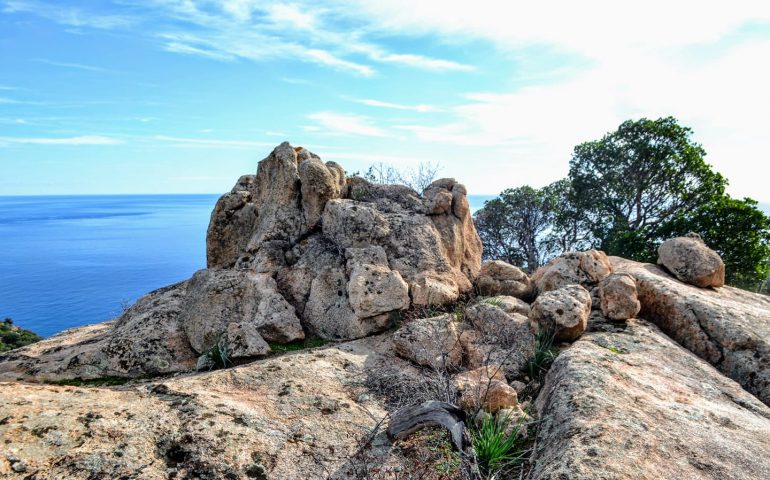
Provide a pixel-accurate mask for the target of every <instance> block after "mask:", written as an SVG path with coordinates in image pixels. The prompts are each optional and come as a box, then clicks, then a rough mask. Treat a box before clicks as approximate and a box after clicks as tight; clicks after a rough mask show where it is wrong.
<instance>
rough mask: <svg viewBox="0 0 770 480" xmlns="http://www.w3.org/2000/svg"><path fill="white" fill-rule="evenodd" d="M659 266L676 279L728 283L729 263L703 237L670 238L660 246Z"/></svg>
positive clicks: (705, 283)
mask: <svg viewBox="0 0 770 480" xmlns="http://www.w3.org/2000/svg"><path fill="white" fill-rule="evenodd" d="M658 265H663V266H664V267H666V270H668V271H669V272H671V273H672V274H674V276H675V277H676V278H678V279H679V280H681V281H683V282H684V283H689V284H690V285H695V286H696V287H702V288H705V287H721V286H723V285H724V284H725V264H724V262H722V257H720V256H719V254H718V253H717V252H715V251H714V250H712V249H710V248H709V247H707V246H706V244H705V243H704V242H703V240H701V238H700V236H698V234H695V233H690V234H688V235H687V236H685V237H676V238H671V239H669V240H666V241H665V242H663V243H661V244H660V246H659V247H658Z"/></svg>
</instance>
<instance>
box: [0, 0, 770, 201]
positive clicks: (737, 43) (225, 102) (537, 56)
mask: <svg viewBox="0 0 770 480" xmlns="http://www.w3.org/2000/svg"><path fill="white" fill-rule="evenodd" d="M533 3H538V2H513V1H484V0H476V1H473V2H468V1H462V2H458V1H451V0H444V1H432V0H426V1H421V2H414V1H405V0H378V1H376V2H355V1H345V0H335V1H329V2H321V1H313V2H304V1H298V2H291V3H285V2H272V1H253V0H231V1H225V0H113V1H108V0H94V1H55V2H54V1H45V0H0V195H14V194H95V193H197V192H222V191H225V190H227V189H229V188H230V187H231V185H232V184H233V183H234V181H235V180H236V179H237V177H238V176H239V175H241V174H243V173H249V172H253V171H254V170H255V169H256V162H257V161H258V160H260V159H261V158H263V157H265V156H266V155H267V154H268V153H269V152H270V150H271V149H272V147H274V146H275V145H277V144H278V143H280V142H281V141H284V140H289V141H290V142H291V143H292V144H294V145H303V146H306V147H308V148H310V149H311V150H313V151H315V152H316V153H317V154H319V155H320V156H321V157H322V158H323V159H325V160H335V161H338V162H339V163H341V164H342V165H343V166H344V167H345V168H346V169H347V170H348V171H351V172H352V171H356V170H364V169H365V168H366V167H367V166H368V165H370V164H372V163H374V162H386V163H392V164H394V165H396V166H399V167H403V168H409V167H414V166H415V165H416V164H417V163H419V162H420V161H431V162H439V163H440V164H441V172H440V173H441V175H442V176H452V177H455V178H457V179H459V180H460V181H462V182H464V183H465V184H466V185H467V186H468V188H469V191H470V193H472V194H489V193H498V192H499V191H500V190H502V189H503V188H506V187H512V186H518V185H523V184H531V185H535V186H541V185H544V184H546V183H548V182H551V181H554V180H557V179H558V178H561V177H563V176H564V175H565V174H566V173H567V163H568V161H569V158H570V154H571V151H572V148H573V147H574V145H576V144H578V143H580V142H582V141H586V140H591V139H595V138H599V137H600V136H601V135H603V134H604V133H606V132H607V131H610V130H612V129H614V128H616V127H617V125H618V124H619V123H620V122H622V121H623V120H625V119H628V118H638V117H641V116H647V117H659V116H665V115H674V116H676V117H677V118H679V119H680V120H681V121H682V123H684V124H686V125H689V126H691V127H692V128H693V129H694V131H695V136H694V138H695V140H697V141H699V142H700V143H702V144H703V146H704V147H705V149H706V150H707V152H708V153H709V155H708V157H707V160H708V161H709V162H710V163H711V164H713V165H714V166H715V168H716V169H717V170H719V171H720V172H722V173H723V174H725V175H726V176H727V177H728V178H729V179H730V181H731V193H733V194H734V195H738V196H746V195H748V196H752V197H754V198H756V199H758V200H760V201H764V202H767V201H770V187H768V178H770V166H768V165H770V159H768V152H770V133H769V132H770V128H768V127H770V124H769V121H768V112H770V88H768V85H770V63H769V62H768V58H770V4H769V3H768V2H740V1H738V2H690V1H681V2H671V1H665V2H664V1H657V0H654V1H648V2H644V3H643V4H641V3H635V4H630V3H626V2H604V1H602V2H595V1H584V2H563V3H559V2H556V3H553V2H549V3H547V4H546V2H539V3H542V4H543V5H533ZM672 4H673V5H672Z"/></svg>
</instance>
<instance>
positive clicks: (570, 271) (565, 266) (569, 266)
mask: <svg viewBox="0 0 770 480" xmlns="http://www.w3.org/2000/svg"><path fill="white" fill-rule="evenodd" d="M610 273H612V265H611V264H610V261H609V259H608V258H607V255H605V254H604V252H602V251H599V250H588V251H585V252H570V253H565V254H564V255H562V256H560V257H556V258H554V259H553V260H551V261H550V262H549V263H548V264H547V265H545V266H543V267H540V268H538V269H537V271H536V272H535V273H534V274H532V282H533V283H534V284H535V287H536V289H537V291H538V293H542V292H548V291H551V290H556V289H558V288H561V287H565V286H567V285H582V286H584V287H586V289H588V290H589V291H590V290H591V288H593V287H595V286H596V285H598V284H599V282H600V281H601V280H602V279H603V278H604V277H606V276H607V275H609V274H610Z"/></svg>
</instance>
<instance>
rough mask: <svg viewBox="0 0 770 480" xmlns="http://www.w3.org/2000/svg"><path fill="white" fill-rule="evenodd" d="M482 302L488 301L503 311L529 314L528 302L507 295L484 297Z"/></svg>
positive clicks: (526, 315)
mask: <svg viewBox="0 0 770 480" xmlns="http://www.w3.org/2000/svg"><path fill="white" fill-rule="evenodd" d="M481 302H482V303H488V304H490V305H494V306H496V307H498V308H500V309H502V310H503V311H504V312H505V313H511V314H512V313H518V314H519V315H524V316H525V317H528V316H529V311H530V310H531V308H530V306H529V304H528V303H527V302H525V301H524V300H522V299H520V298H516V297H509V296H507V295H498V296H496V297H489V298H485V299H483V300H482V301H481Z"/></svg>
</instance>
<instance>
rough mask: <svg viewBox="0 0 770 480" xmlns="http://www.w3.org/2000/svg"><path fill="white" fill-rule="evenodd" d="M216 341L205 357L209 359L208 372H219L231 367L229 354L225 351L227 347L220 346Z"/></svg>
mask: <svg viewBox="0 0 770 480" xmlns="http://www.w3.org/2000/svg"><path fill="white" fill-rule="evenodd" d="M220 343H222V342H219V341H218V340H217V341H216V342H215V343H214V346H212V347H211V348H210V349H209V351H208V352H206V357H208V359H209V365H210V366H211V367H210V370H220V369H223V368H228V367H232V366H233V362H232V360H231V359H230V352H229V350H228V349H227V345H225V344H221V345H220Z"/></svg>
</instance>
